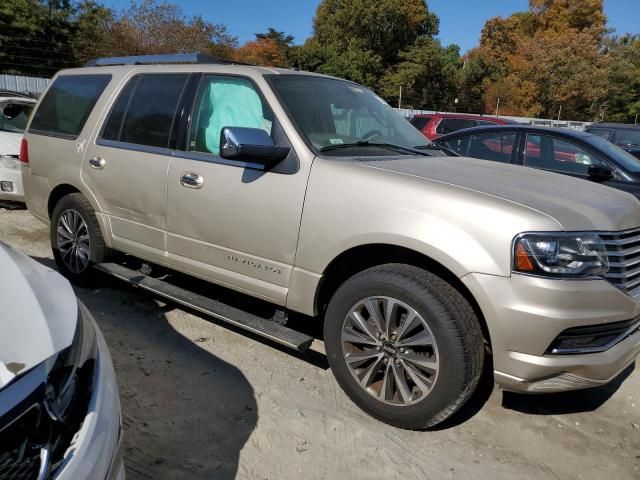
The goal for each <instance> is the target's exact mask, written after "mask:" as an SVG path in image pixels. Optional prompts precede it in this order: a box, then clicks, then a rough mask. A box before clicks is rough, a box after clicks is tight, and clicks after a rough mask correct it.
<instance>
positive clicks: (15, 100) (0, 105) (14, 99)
mask: <svg viewBox="0 0 640 480" xmlns="http://www.w3.org/2000/svg"><path fill="white" fill-rule="evenodd" d="M35 104H36V100H35V99H33V98H31V97H29V96H27V95H22V94H19V93H15V92H9V91H7V90H0V200H9V201H14V202H24V190H23V188H22V171H21V166H20V160H19V155H20V141H21V140H22V134H23V133H24V129H25V127H26V126H27V121H28V119H29V115H30V114H31V110H33V107H34V105H35Z"/></svg>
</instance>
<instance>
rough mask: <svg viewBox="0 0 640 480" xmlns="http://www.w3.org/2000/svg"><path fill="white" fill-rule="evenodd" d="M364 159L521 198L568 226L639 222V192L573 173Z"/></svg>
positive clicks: (473, 162) (467, 161) (618, 226)
mask: <svg viewBox="0 0 640 480" xmlns="http://www.w3.org/2000/svg"><path fill="white" fill-rule="evenodd" d="M360 163H362V164H363V165H365V166H367V167H370V168H376V169H380V170H386V171H389V172H395V173H398V174H403V175H411V176H414V177H420V178H424V179H425V180H429V181H434V182H439V183H446V184H450V185H452V186H455V187H459V188H464V189H469V190H473V191H476V192H479V193H481V194H485V195H490V196H493V197H498V198H501V199H503V200H506V201H509V202H513V203H517V204H520V205H523V206H526V207H529V208H530V209H533V210H537V211H539V212H542V213H544V214H546V215H548V216H550V217H552V218H553V219H554V220H556V221H557V222H558V223H559V224H560V225H561V227H562V228H563V229H564V230H567V231H577V230H602V231H618V230H626V229H629V228H636V227H639V226H640V202H638V200H637V199H636V198H635V197H634V196H632V195H629V194H628V193H625V192H622V191H620V190H616V189H613V188H609V187H605V186H603V185H599V184H597V183H594V182H589V181H586V180H582V179H579V178H574V177H571V176H568V175H561V174H557V173H551V172H545V171H543V170H535V169H533V168H527V167H521V166H517V165H508V164H502V163H497V162H490V161H487V160H478V159H473V158H465V157H422V156H421V157H402V158H395V159H385V160H378V159H375V158H371V157H368V158H366V159H360Z"/></svg>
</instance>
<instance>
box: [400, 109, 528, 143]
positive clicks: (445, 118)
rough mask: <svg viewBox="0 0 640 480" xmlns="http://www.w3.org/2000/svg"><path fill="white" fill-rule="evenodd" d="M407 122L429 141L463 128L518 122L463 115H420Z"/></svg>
mask: <svg viewBox="0 0 640 480" xmlns="http://www.w3.org/2000/svg"><path fill="white" fill-rule="evenodd" d="M409 122H411V125H413V126H414V127H416V128H417V129H418V130H420V132H421V133H422V134H423V135H424V136H425V137H427V138H428V139H429V140H435V139H436V138H438V137H440V136H442V135H446V134H448V133H451V132H457V131H458V130H462V129H465V128H472V127H481V126H483V125H518V122H515V121H513V120H509V119H507V118H500V117H490V116H484V115H469V114H465V113H421V114H418V115H414V116H413V117H411V119H410V120H409Z"/></svg>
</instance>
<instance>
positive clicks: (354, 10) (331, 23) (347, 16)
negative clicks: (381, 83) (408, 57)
mask: <svg viewBox="0 0 640 480" xmlns="http://www.w3.org/2000/svg"><path fill="white" fill-rule="evenodd" d="M313 33H314V37H315V39H316V40H317V41H318V42H319V43H320V44H323V45H330V46H333V47H334V48H336V49H338V50H339V51H344V50H349V49H351V50H353V49H358V50H362V51H365V52H371V54H373V55H378V56H380V58H381V60H382V62H383V64H384V65H385V66H386V65H389V64H392V63H394V62H395V61H396V60H397V58H398V52H400V51H402V50H404V49H406V48H407V47H409V46H410V45H412V44H413V43H414V42H415V40H416V39H417V38H418V37H420V36H422V35H426V36H429V37H433V36H435V35H437V33H438V18H437V17H436V16H435V15H434V14H432V13H431V12H429V9H428V7H427V5H426V3H425V2H424V0H323V1H322V2H321V3H320V5H318V9H317V11H316V15H315V17H314V19H313Z"/></svg>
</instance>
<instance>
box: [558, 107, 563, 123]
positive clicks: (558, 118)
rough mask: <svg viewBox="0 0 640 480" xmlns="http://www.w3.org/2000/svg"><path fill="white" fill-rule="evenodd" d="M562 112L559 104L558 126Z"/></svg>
mask: <svg viewBox="0 0 640 480" xmlns="http://www.w3.org/2000/svg"><path fill="white" fill-rule="evenodd" d="M561 113H562V105H560V108H559V109H558V126H560V114H561Z"/></svg>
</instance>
